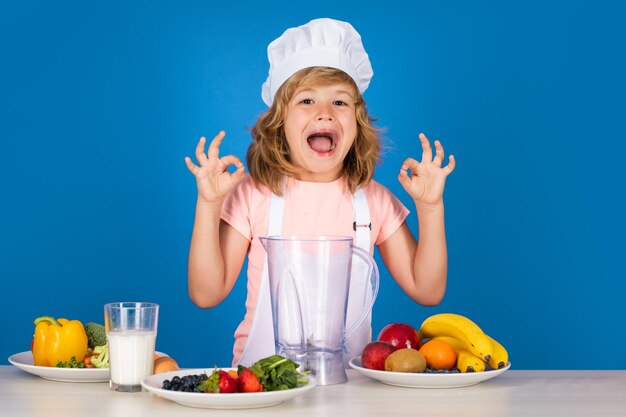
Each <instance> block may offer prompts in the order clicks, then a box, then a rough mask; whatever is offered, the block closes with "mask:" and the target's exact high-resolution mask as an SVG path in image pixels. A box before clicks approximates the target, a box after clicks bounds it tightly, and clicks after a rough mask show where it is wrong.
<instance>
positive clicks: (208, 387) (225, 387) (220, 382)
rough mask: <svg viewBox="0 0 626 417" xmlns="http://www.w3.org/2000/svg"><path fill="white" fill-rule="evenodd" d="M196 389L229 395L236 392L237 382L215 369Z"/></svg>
mask: <svg viewBox="0 0 626 417" xmlns="http://www.w3.org/2000/svg"><path fill="white" fill-rule="evenodd" d="M198 389H199V390H200V391H204V392H211V393H221V394H230V393H233V392H237V380H236V379H235V378H233V377H232V376H230V375H229V374H228V372H225V371H222V370H221V369H220V370H217V369H216V370H215V371H213V373H212V374H211V376H210V377H209V378H207V379H206V380H205V381H204V382H203V383H201V384H200V385H199V386H198Z"/></svg>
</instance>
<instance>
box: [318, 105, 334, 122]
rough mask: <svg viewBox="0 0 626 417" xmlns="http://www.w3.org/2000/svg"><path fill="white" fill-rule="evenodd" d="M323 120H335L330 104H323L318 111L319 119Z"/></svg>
mask: <svg viewBox="0 0 626 417" xmlns="http://www.w3.org/2000/svg"><path fill="white" fill-rule="evenodd" d="M322 120H329V121H332V120H333V112H332V110H331V108H330V106H328V105H321V106H320V107H319V110H318V112H317V121H322Z"/></svg>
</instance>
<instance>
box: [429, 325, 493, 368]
mask: <svg viewBox="0 0 626 417" xmlns="http://www.w3.org/2000/svg"><path fill="white" fill-rule="evenodd" d="M419 333H420V335H421V336H422V338H433V337H437V336H450V337H454V338H457V339H459V340H460V341H461V342H463V343H464V345H465V349H466V350H469V351H470V352H472V353H473V354H474V355H476V356H478V357H479V358H481V359H482V360H484V361H485V362H487V363H488V362H489V360H490V359H491V355H492V353H493V346H492V345H491V341H490V340H489V338H488V337H487V335H486V334H485V333H483V331H482V330H481V329H480V327H478V326H477V325H476V323H474V322H473V321H471V320H470V319H468V318H467V317H463V316H461V315H459V314H452V313H442V314H435V315H433V316H430V317H428V318H427V319H426V320H424V322H423V323H422V326H421V327H420V330H419Z"/></svg>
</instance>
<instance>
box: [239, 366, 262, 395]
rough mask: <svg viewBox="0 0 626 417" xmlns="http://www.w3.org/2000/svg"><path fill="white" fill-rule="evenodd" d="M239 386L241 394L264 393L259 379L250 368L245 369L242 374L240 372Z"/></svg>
mask: <svg viewBox="0 0 626 417" xmlns="http://www.w3.org/2000/svg"><path fill="white" fill-rule="evenodd" d="M237 386H238V387H239V392H261V391H263V385H261V381H259V378H258V377H257V376H256V375H255V374H254V373H253V372H252V371H251V370H250V369H249V368H243V369H242V370H241V372H239V379H238V380H237Z"/></svg>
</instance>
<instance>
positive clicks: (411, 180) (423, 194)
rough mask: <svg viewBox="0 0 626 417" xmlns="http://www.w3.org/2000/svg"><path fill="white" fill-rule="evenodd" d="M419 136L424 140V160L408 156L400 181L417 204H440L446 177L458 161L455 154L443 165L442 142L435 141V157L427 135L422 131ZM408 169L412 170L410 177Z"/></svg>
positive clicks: (401, 169) (403, 165)
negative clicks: (418, 160) (419, 160)
mask: <svg viewBox="0 0 626 417" xmlns="http://www.w3.org/2000/svg"><path fill="white" fill-rule="evenodd" d="M419 138H420V141H421V142H422V162H417V161H416V160H415V159H413V158H407V159H406V160H405V161H404V163H403V164H402V167H401V168H400V174H398V181H400V184H402V186H403V187H404V189H405V190H406V192H407V193H409V195H410V196H411V197H413V200H415V203H416V204H418V203H420V204H427V205H436V204H440V203H441V201H442V198H443V188H444V186H445V184H446V178H447V177H448V175H450V173H451V172H452V171H453V170H454V167H455V165H456V162H455V160H454V156H453V155H450V159H449V161H448V165H446V166H445V167H442V166H441V165H442V164H443V157H444V153H443V146H442V145H441V142H439V141H438V140H436V141H435V157H434V158H433V150H432V148H431V146H430V142H429V141H428V138H427V137H426V135H424V134H423V133H420V134H419ZM408 170H411V176H410V177H409V175H408V172H407V171H408Z"/></svg>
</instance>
